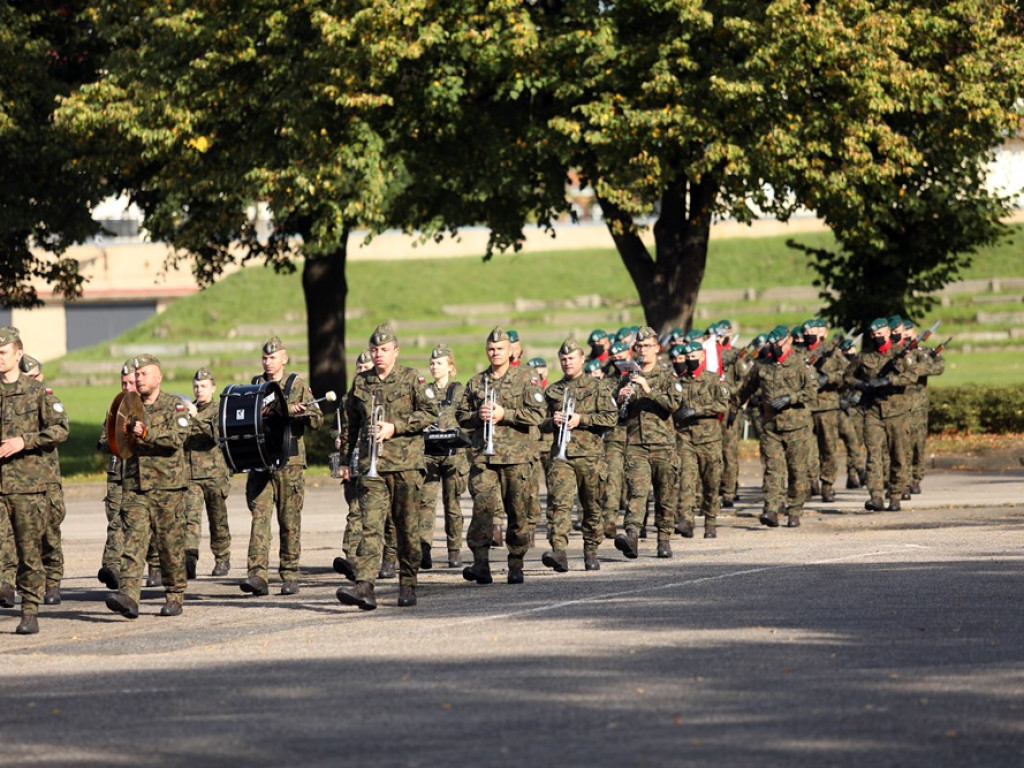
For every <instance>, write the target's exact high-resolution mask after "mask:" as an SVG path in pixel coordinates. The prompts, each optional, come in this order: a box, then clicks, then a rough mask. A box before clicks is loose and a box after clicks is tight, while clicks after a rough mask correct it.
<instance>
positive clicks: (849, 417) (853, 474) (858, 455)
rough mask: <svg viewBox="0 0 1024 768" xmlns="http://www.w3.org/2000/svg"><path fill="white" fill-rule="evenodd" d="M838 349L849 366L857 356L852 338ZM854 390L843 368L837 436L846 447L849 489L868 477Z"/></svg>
mask: <svg viewBox="0 0 1024 768" xmlns="http://www.w3.org/2000/svg"><path fill="white" fill-rule="evenodd" d="M839 349H840V352H842V355H843V361H844V365H845V366H846V367H849V365H850V363H852V362H853V361H854V360H855V359H856V358H857V350H856V348H855V347H854V345H853V340H852V339H843V340H842V342H840V344H839ZM855 391H856V390H853V389H851V388H850V386H849V384H847V383H846V372H845V370H844V372H843V381H842V383H841V384H840V388H839V437H840V439H841V440H842V441H843V446H844V447H845V448H846V488H847V490H850V491H855V490H857V489H858V488H860V487H861V486H863V485H865V484H866V483H867V479H868V472H867V467H866V465H865V452H864V414H863V413H861V412H860V409H858V408H855V407H854V406H853V405H852V403H851V398H852V396H853V393H854V392H855ZM858 397H859V395H858Z"/></svg>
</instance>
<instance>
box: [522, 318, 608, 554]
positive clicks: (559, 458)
mask: <svg viewBox="0 0 1024 768" xmlns="http://www.w3.org/2000/svg"><path fill="white" fill-rule="evenodd" d="M558 362H559V364H560V365H561V368H562V373H563V374H564V376H563V378H562V379H561V381H558V382H556V383H555V384H552V385H550V386H549V387H548V388H547V389H546V390H545V391H544V397H545V400H546V401H547V418H546V419H545V420H544V422H543V423H541V425H540V430H541V432H542V433H543V434H544V436H545V437H546V438H547V440H548V441H549V442H547V451H546V453H547V456H548V469H547V487H548V499H549V504H548V539H549V541H550V542H551V550H550V551H549V552H545V553H544V555H543V557H542V559H541V560H542V562H543V563H544V565H546V566H548V567H549V568H553V569H554V570H555V571H557V572H559V573H564V572H565V571H568V570H569V557H568V555H567V554H566V548H567V547H568V545H569V529H570V527H571V523H572V521H571V515H572V505H573V501H574V500H575V498H576V493H577V491H578V492H579V496H580V503H581V512H580V516H581V518H582V519H581V523H580V529H581V531H582V532H583V567H584V569H585V570H588V571H596V570H599V569H600V567H601V566H600V563H598V561H597V549H598V547H599V546H601V542H602V541H603V540H604V510H603V502H604V483H605V478H606V476H607V471H606V469H605V464H604V442H603V437H604V433H605V430H607V429H608V428H610V427H613V426H615V424H616V422H617V421H618V418H619V415H618V412H617V411H616V408H615V405H614V403H613V402H612V399H611V397H610V392H609V391H608V388H607V387H605V386H603V385H602V384H601V382H599V381H597V380H595V379H592V378H591V377H589V376H586V375H585V374H584V373H583V348H582V347H581V346H580V345H579V343H578V342H577V341H576V339H574V338H572V337H569V338H567V339H566V340H565V341H563V342H562V346H560V347H559V348H558ZM567 415H568V419H566V418H565V417H566V416H567ZM552 436H553V437H554V439H553V440H552ZM560 442H561V444H562V447H561V448H560ZM563 453H564V456H563V455H562V454H563Z"/></svg>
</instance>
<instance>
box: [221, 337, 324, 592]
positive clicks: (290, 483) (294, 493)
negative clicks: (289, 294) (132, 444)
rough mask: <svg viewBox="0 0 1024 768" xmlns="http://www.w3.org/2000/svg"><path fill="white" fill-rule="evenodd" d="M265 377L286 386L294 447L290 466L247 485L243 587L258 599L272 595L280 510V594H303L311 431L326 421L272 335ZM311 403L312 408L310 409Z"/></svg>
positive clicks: (255, 476)
mask: <svg viewBox="0 0 1024 768" xmlns="http://www.w3.org/2000/svg"><path fill="white" fill-rule="evenodd" d="M262 363H263V374H262V375H261V376H254V377H253V380H252V383H253V384H257V383H259V382H261V381H276V382H278V383H279V384H281V388H282V390H283V392H284V397H285V400H286V401H287V402H288V414H289V422H290V424H289V427H290V431H291V444H290V446H289V451H288V459H287V463H286V465H285V466H283V467H281V468H280V469H278V470H277V471H276V472H263V471H253V472H250V473H249V477H248V478H247V479H246V483H245V500H246V503H247V504H248V506H249V512H250V513H251V514H252V529H251V531H250V534H249V555H248V558H247V564H246V565H247V569H248V576H247V577H246V578H245V580H244V581H242V582H241V583H240V584H239V585H238V586H239V588H240V589H241V590H242V591H243V592H247V593H249V594H251V595H254V596H257V597H258V596H262V595H266V594H269V592H270V587H269V585H268V583H267V569H268V566H269V562H270V537H271V534H270V517H271V515H272V514H273V512H274V507H275V506H276V507H277V523H278V526H279V528H280V535H281V558H280V565H279V570H278V572H279V573H280V576H281V582H282V583H281V594H282V595H295V594H298V592H299V556H300V554H301V551H302V541H301V537H302V504H303V500H304V498H305V478H304V477H303V470H305V468H306V443H305V440H304V439H303V435H304V433H305V430H306V427H309V428H310V429H320V425H321V424H323V420H324V416H323V413H322V412H321V411H320V407H319V406H318V405H317V404H316V403H315V402H313V393H312V391H311V390H310V389H309V387H308V386H306V382H305V381H303V380H302V378H301V377H300V376H299V375H298V374H296V373H291V374H287V375H286V374H285V368H284V367H285V365H286V364H287V363H288V351H287V350H286V349H285V346H284V342H283V341H281V339H280V338H279V337H277V336H272V337H271V338H270V339H269V340H268V341H267V343H266V344H264V345H263V358H262ZM307 403H312V404H311V405H307Z"/></svg>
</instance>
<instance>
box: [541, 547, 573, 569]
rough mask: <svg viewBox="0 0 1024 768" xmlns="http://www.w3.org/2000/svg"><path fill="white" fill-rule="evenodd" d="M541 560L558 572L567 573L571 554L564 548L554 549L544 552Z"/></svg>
mask: <svg viewBox="0 0 1024 768" xmlns="http://www.w3.org/2000/svg"><path fill="white" fill-rule="evenodd" d="M540 561H541V562H542V563H544V565H546V566H547V567H548V568H551V569H552V570H553V571H555V572H556V573H565V572H566V571H568V570H569V556H568V555H566V554H565V550H564V549H552V550H549V551H547V552H545V553H544V556H543V557H541V559H540Z"/></svg>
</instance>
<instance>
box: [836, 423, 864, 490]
mask: <svg viewBox="0 0 1024 768" xmlns="http://www.w3.org/2000/svg"><path fill="white" fill-rule="evenodd" d="M838 426H839V437H840V438H841V439H842V441H843V445H844V446H846V473H847V474H848V475H855V474H858V473H860V472H863V471H864V467H865V463H864V461H865V460H864V416H863V414H861V412H860V411H858V410H855V409H852V408H851V409H850V412H849V413H846V412H844V411H840V412H839V425H838Z"/></svg>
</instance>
